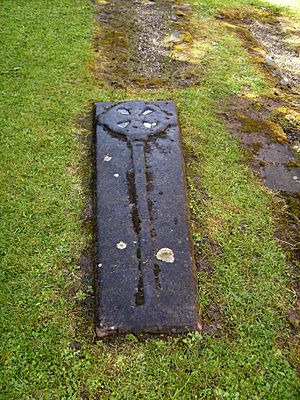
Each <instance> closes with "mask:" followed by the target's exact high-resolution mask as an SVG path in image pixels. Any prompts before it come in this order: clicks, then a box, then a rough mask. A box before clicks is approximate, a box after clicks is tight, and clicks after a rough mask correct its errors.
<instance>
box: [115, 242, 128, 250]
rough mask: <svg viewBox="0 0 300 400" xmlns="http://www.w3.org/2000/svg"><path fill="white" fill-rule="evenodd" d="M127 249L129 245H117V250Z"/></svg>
mask: <svg viewBox="0 0 300 400" xmlns="http://www.w3.org/2000/svg"><path fill="white" fill-rule="evenodd" d="M126 247H127V243H124V242H119V243H118V244H117V248H118V249H119V250H124V249H126Z"/></svg>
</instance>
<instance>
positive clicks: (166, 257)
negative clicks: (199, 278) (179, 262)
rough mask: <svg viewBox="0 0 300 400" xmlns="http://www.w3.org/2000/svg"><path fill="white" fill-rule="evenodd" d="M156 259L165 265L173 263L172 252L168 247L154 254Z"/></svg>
mask: <svg viewBox="0 0 300 400" xmlns="http://www.w3.org/2000/svg"><path fill="white" fill-rule="evenodd" d="M156 258H157V259H158V260H160V261H164V262H167V263H173V262H174V260H175V257H174V253H173V250H171V249H169V248H168V247H163V248H162V249H160V250H159V251H158V252H157V253H156Z"/></svg>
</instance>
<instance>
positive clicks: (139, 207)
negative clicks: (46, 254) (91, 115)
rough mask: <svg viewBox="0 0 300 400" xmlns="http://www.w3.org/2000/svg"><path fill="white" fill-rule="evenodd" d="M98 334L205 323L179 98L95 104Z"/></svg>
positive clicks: (178, 328) (175, 329)
mask: <svg viewBox="0 0 300 400" xmlns="http://www.w3.org/2000/svg"><path fill="white" fill-rule="evenodd" d="M96 121H97V128H96V130H97V136H96V158H97V253H98V255H97V258H98V259H97V284H98V294H97V299H98V301H97V336H98V337H104V336H108V335H113V334H123V333H128V332H132V333H179V332H186V331H195V330H199V329H200V322H199V313H198V307H197V300H196V282H195V266H194V259H193V252H192V242H191V236H190V230H189V220H188V212H187V204H186V183H185V175H184V169H183V161H182V150H181V139H180V133H179V127H178V120H177V114H176V108H175V104H174V103H173V102H168V101H161V102H160V101H154V102H144V101H130V102H125V103H119V104H118V103H98V104H97V105H96Z"/></svg>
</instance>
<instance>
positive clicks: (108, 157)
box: [103, 155, 111, 162]
mask: <svg viewBox="0 0 300 400" xmlns="http://www.w3.org/2000/svg"><path fill="white" fill-rule="evenodd" d="M110 160H111V156H109V155H107V156H105V157H104V159H103V161H105V162H109V161H110Z"/></svg>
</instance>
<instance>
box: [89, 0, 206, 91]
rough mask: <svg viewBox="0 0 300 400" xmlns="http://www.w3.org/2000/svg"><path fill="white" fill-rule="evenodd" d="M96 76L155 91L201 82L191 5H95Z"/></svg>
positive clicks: (127, 1)
mask: <svg viewBox="0 0 300 400" xmlns="http://www.w3.org/2000/svg"><path fill="white" fill-rule="evenodd" d="M96 7H97V14H96V21H97V22H98V29H97V36H96V40H95V47H96V49H97V50H96V51H98V52H99V53H100V56H99V63H98V66H97V71H96V73H97V74H99V75H100V76H102V77H104V80H105V81H106V82H108V83H109V84H111V85H112V86H115V87H119V88H126V87H137V88H145V89H154V88H160V87H164V86H166V85H167V86H172V87H184V86H189V85H192V84H196V83H197V82H198V81H199V76H200V71H199V70H198V68H197V67H196V66H195V65H194V64H193V63H192V62H191V61H192V60H191V58H192V55H191V46H192V42H193V35H192V34H191V32H190V31H191V30H192V26H191V25H190V14H191V6H190V5H188V4H180V2H179V3H177V2H174V1H171V0H166V1H163V2H162V1H159V2H156V1H146V0H123V1H120V0H113V1H111V2H109V4H107V3H106V2H103V4H102V2H100V4H97V6H96Z"/></svg>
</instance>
